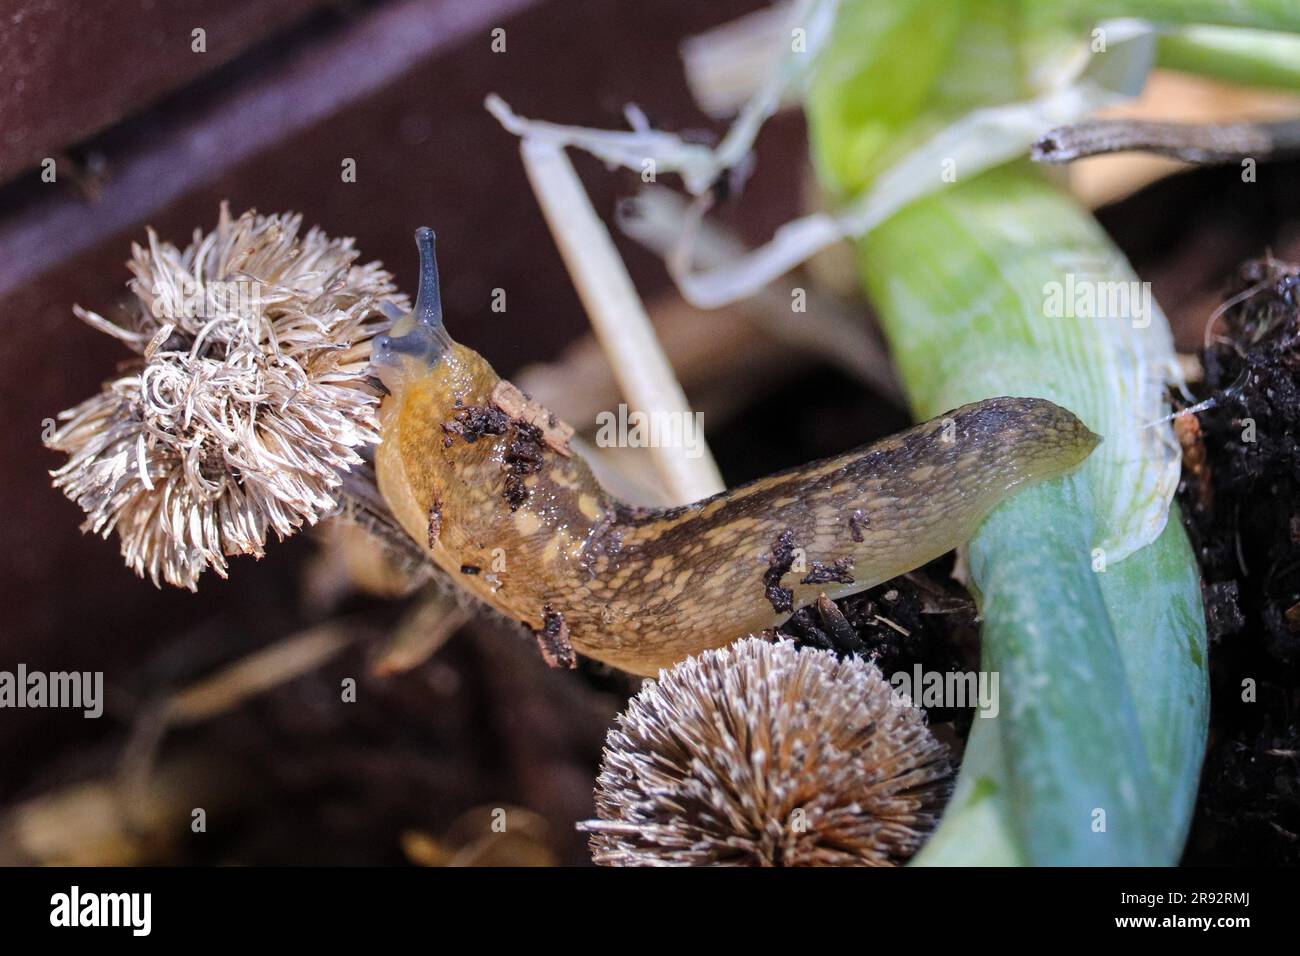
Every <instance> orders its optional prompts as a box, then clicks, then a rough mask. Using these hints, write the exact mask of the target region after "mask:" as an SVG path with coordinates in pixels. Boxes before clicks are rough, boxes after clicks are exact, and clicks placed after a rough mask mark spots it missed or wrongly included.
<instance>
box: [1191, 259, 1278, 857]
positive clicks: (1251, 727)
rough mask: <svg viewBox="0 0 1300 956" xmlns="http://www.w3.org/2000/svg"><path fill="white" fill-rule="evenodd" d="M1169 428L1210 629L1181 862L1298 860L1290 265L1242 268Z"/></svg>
mask: <svg viewBox="0 0 1300 956" xmlns="http://www.w3.org/2000/svg"><path fill="white" fill-rule="evenodd" d="M1225 302H1226V303H1227V304H1228V305H1227V308H1226V309H1225V311H1224V312H1223V315H1222V316H1221V317H1220V318H1219V319H1218V320H1217V322H1216V324H1215V326H1214V327H1213V332H1214V340H1213V343H1212V344H1211V345H1210V347H1208V348H1207V349H1205V351H1204V352H1203V355H1202V361H1203V364H1204V367H1205V383H1204V384H1205V389H1204V391H1205V394H1206V396H1212V398H1213V405H1212V407H1210V408H1208V409H1206V410H1204V411H1202V412H1201V413H1200V414H1199V415H1198V419H1199V425H1192V424H1191V423H1190V422H1184V423H1180V424H1181V425H1182V427H1181V428H1180V435H1181V436H1182V438H1183V444H1184V449H1185V454H1184V480H1183V483H1182V486H1181V489H1180V495H1181V499H1182V504H1183V509H1184V517H1185V520H1186V522H1187V526H1188V529H1189V531H1190V533H1191V536H1192V541H1193V543H1194V546H1195V547H1196V550H1197V555H1198V557H1199V559H1200V562H1201V569H1202V574H1203V575H1204V580H1205V602H1206V613H1207V620H1208V623H1209V629H1210V680H1211V722H1210V744H1209V748H1208V751H1207V756H1206V762H1205V768H1204V771H1203V774H1202V779H1201V791H1200V795H1199V801H1198V804H1197V809H1196V817H1195V820H1194V822H1193V827H1192V834H1191V838H1190V840H1189V842H1188V846H1187V850H1186V854H1185V857H1184V862H1185V863H1190V864H1234V863H1248V862H1249V863H1257V864H1258V863H1265V864H1291V865H1295V864H1298V863H1300V680H1297V678H1298V677H1300V440H1298V436H1300V307H1298V306H1300V267H1297V266H1294V265H1288V264H1285V263H1282V262H1279V261H1277V260H1272V259H1262V260H1254V261H1251V262H1248V263H1247V264H1245V265H1244V266H1242V267H1241V269H1240V271H1239V274H1238V276H1237V278H1236V282H1235V284H1234V286H1233V287H1232V288H1231V289H1230V290H1229V295H1228V297H1227V298H1226V299H1225Z"/></svg>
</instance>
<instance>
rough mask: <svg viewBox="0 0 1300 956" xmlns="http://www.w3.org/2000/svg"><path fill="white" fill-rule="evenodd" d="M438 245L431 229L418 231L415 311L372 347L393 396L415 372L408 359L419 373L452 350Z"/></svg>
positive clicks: (382, 378)
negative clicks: (405, 376) (445, 322)
mask: <svg viewBox="0 0 1300 956" xmlns="http://www.w3.org/2000/svg"><path fill="white" fill-rule="evenodd" d="M437 241H438V237H437V236H436V235H435V234H434V232H433V230H432V229H430V228H429V227H428V226H421V227H420V228H419V229H417V230H415V244H416V246H417V247H418V248H419V250H420V290H419V292H418V293H417V294H416V297H415V308H414V309H413V310H412V311H411V312H410V313H408V314H406V315H403V316H401V317H400V318H398V319H396V320H395V321H394V322H393V327H392V329H391V330H390V331H389V333H388V334H387V335H380V336H377V337H376V338H375V339H374V341H373V343H372V344H371V359H370V361H371V364H372V365H373V366H374V368H375V371H376V372H377V373H378V375H379V379H380V381H382V382H383V383H384V387H385V388H387V389H388V390H389V391H390V392H392V391H396V390H398V389H400V388H401V387H402V381H401V378H400V376H401V374H402V373H403V372H405V371H409V370H410V369H411V366H410V365H409V364H408V363H407V362H406V361H405V359H414V360H415V363H416V364H415V366H414V367H415V369H416V370H418V369H419V368H420V367H421V366H428V365H433V364H434V363H435V362H437V360H438V359H439V358H441V357H442V356H443V355H444V354H445V353H446V352H447V350H448V349H449V348H451V337H450V336H448V335H447V329H446V327H445V326H444V325H443V324H442V287H441V284H440V283H439V281H438V256H437V249H436V245H437Z"/></svg>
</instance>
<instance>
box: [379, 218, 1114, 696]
mask: <svg viewBox="0 0 1300 956" xmlns="http://www.w3.org/2000/svg"><path fill="white" fill-rule="evenodd" d="M430 243H431V240H430ZM422 251H423V249H422ZM429 254H430V255H431V244H430V253H429ZM421 298H422V299H423V298H425V292H424V289H423V287H422V291H421ZM417 308H418V306H417ZM417 324H418V323H417ZM426 324H427V323H426ZM412 326H413V322H412V320H410V319H407V320H403V322H399V323H398V324H397V325H396V326H395V327H394V332H395V333H400V332H406V333H408V334H409V333H410V330H411V328H412ZM436 338H437V342H436V347H435V348H433V350H432V351H431V352H430V351H422V352H419V353H418V354H409V353H408V354H403V353H402V351H401V350H393V349H391V348H390V347H389V345H388V344H384V349H386V350H387V351H386V353H385V354H384V355H383V356H382V357H381V356H380V355H379V354H378V352H377V355H376V367H377V368H378V370H379V372H380V375H381V377H382V378H383V381H384V384H385V385H386V386H387V388H388V389H389V391H390V394H389V395H388V396H386V397H385V398H384V400H383V404H382V406H381V409H380V416H381V423H382V436H383V443H382V444H381V445H380V446H379V449H378V451H377V457H376V471H377V473H378V480H379V487H380V490H381V492H382V493H383V494H384V496H385V497H386V498H387V500H388V502H389V504H390V506H391V507H392V509H393V511H394V514H395V515H396V517H397V518H398V520H399V521H400V522H401V524H402V526H403V527H404V528H405V529H406V531H407V532H408V533H409V534H410V535H411V537H412V538H414V539H415V540H416V541H417V542H419V543H420V544H421V545H422V546H424V547H426V548H427V549H428V552H429V554H430V556H431V557H432V558H433V560H434V561H435V562H436V563H437V564H438V565H439V566H440V567H441V568H443V569H444V570H445V571H447V572H448V573H449V574H451V575H452V576H453V577H454V578H455V579H456V580H458V581H459V582H460V584H462V585H463V586H464V587H465V588H467V589H468V590H470V591H471V592H473V593H474V594H475V595H477V596H478V597H479V598H481V599H482V600H483V601H485V602H486V603H487V604H489V605H491V606H492V607H494V608H496V609H498V610H500V611H502V612H504V613H505V614H507V615H509V616H511V617H513V618H516V619H518V620H520V621H522V622H524V623H525V624H526V625H528V626H529V627H531V628H533V629H534V630H535V631H538V632H539V633H548V634H549V635H550V636H551V637H552V638H554V637H556V631H557V629H558V630H560V631H561V632H562V633H561V634H560V635H559V636H560V637H561V638H563V637H564V636H567V639H568V641H569V642H570V643H571V644H572V646H573V648H575V649H576V650H577V651H579V652H581V653H583V654H586V655H588V656H589V657H593V658H596V659H597V660H601V661H604V662H606V663H608V664H612V665H614V666H616V667H620V668H623V669H624V670H628V671H632V672H634V673H638V674H654V673H656V672H657V671H658V669H659V668H661V667H668V666H670V665H672V664H674V663H676V662H677V661H680V660H681V659H683V658H685V657H686V656H688V655H690V654H693V653H696V652H698V651H702V650H705V649H707V648H712V647H719V646H722V645H725V644H728V643H730V642H731V641H733V640H735V639H737V638H738V637H741V636H743V635H745V634H747V633H750V632H756V631H759V630H762V629H763V628H769V627H773V626H775V625H777V624H779V623H780V622H781V621H783V620H784V619H785V618H786V617H788V616H789V613H790V610H791V609H796V608H799V607H802V606H803V605H806V604H810V603H812V602H814V601H816V599H817V597H818V595H819V594H821V593H826V594H828V595H830V596H831V597H840V596H842V595H845V594H851V593H853V592H855V591H860V590H863V589H865V588H869V587H872V586H874V585H876V584H879V583H880V582H882V581H885V580H888V579H889V578H891V577H894V576H896V575H898V574H901V573H903V572H905V571H909V570H912V569H914V568H916V567H918V566H920V565H922V564H924V563H926V562H927V561H930V560H932V559H933V558H936V557H938V556H939V555H941V554H943V553H944V552H946V551H949V550H951V549H952V548H954V547H957V546H958V545H961V544H963V543H964V542H965V541H966V540H967V539H968V538H969V537H970V536H971V535H972V534H973V533H974V531H975V529H976V528H977V527H978V526H979V524H980V522H981V521H982V520H983V519H984V518H985V517H986V516H987V515H988V513H989V512H990V511H991V510H992V509H993V508H994V506H996V505H997V504H998V503H999V502H1001V501H1003V500H1004V499H1005V498H1006V497H1007V496H1008V495H1010V494H1011V493H1012V492H1013V491H1014V490H1016V489H1017V488H1019V487H1021V486H1023V485H1026V484H1028V483H1030V482H1034V481H1039V480H1042V479H1045V478H1051V477H1055V476H1058V475H1062V474H1065V473H1067V472H1069V471H1071V470H1073V469H1074V468H1075V467H1076V466H1077V465H1079V463H1080V462H1082V461H1083V460H1084V459H1085V458H1086V457H1087V456H1088V454H1089V453H1090V452H1091V451H1092V449H1093V448H1094V447H1095V445H1096V444H1097V441H1098V439H1097V436H1095V435H1094V434H1093V433H1092V432H1090V431H1089V430H1088V429H1087V428H1086V427H1085V426H1084V425H1083V424H1082V423H1081V422H1080V421H1079V420H1078V419H1077V418H1075V416H1074V415H1072V414H1071V413H1070V412H1068V411H1066V410H1065V409H1063V408H1060V407H1059V406H1057V405H1054V404H1052V403H1051V402H1048V401H1044V400H1041V399H1032V398H994V399H988V400H986V401H982V402H977V403H975V404H971V405H965V406H963V407H961V408H958V409H956V410H954V411H952V412H950V413H948V414H947V415H945V416H942V417H940V418H937V419H934V420H932V421H929V422H926V423H924V424H922V425H918V426H916V427H915V428H911V429H908V430H907V431H905V432H902V433H901V434H898V435H895V436H893V437H891V438H887V439H885V440H884V441H880V442H877V443H876V444H874V445H870V446H868V447H866V448H862V449H859V450H857V451H853V452H850V453H848V454H845V455H840V456H839V457H836V458H829V459H826V460H824V461H819V462H814V463H812V464H809V465H805V466H803V467H802V468H797V469H794V470H792V471H787V472H783V473H781V474H777V475H772V476H770V477H768V478H763V479H761V480H759V481H755V482H752V483H750V484H747V485H743V486H741V487H739V488H735V489H732V490H729V491H726V492H723V493H722V494H719V495H715V496H714V497H712V498H707V499H705V500H703V501H700V502H696V503H695V504H692V505H687V506H685V507H681V508H672V509H662V510H648V509H639V508H633V507H630V506H627V505H625V504H623V503H622V502H619V501H617V500H615V499H614V498H613V497H612V496H610V495H609V494H607V493H606V492H605V491H604V490H603V489H602V488H601V486H600V485H599V484H598V483H597V481H596V479H595V478H594V477H593V475H592V473H591V471H590V469H589V468H588V467H587V465H586V463H585V462H583V460H582V459H581V458H580V457H579V456H578V455H577V454H574V453H571V452H570V453H566V452H567V448H566V447H565V445H564V443H563V433H561V438H560V440H555V438H554V435H551V436H549V437H550V438H551V439H552V440H551V441H549V442H548V441H547V440H546V438H545V437H544V436H543V434H542V431H541V430H539V429H537V428H536V427H535V425H534V424H530V423H536V422H538V421H539V418H538V415H537V412H538V410H537V409H536V407H535V406H533V408H532V409H531V414H528V415H524V416H522V417H514V418H512V417H510V416H509V415H507V414H505V413H504V412H502V411H501V410H500V408H499V407H498V406H499V405H504V407H510V406H509V405H505V403H501V402H500V395H501V392H499V391H498V383H499V381H500V380H499V379H498V377H497V375H496V374H495V373H494V372H493V370H492V368H491V366H490V365H488V363H487V362H486V361H485V360H484V359H483V358H482V357H481V356H479V355H478V354H477V353H475V352H473V351H471V350H470V349H467V348H465V347H463V346H461V345H458V344H455V343H452V342H451V341H450V340H449V339H447V338H446V334H445V331H443V330H442V329H441V327H440V325H439V326H437V336H436ZM395 341H399V342H400V341H403V340H402V339H400V338H399V339H396V340H395ZM494 393H495V395H496V401H495V402H494ZM511 410H512V411H515V409H513V408H512V409H511ZM542 415H543V416H544V412H543V413H542ZM525 419H526V420H525ZM541 420H542V421H543V422H544V417H543V418H542V419H541ZM564 632H567V634H566V633H564Z"/></svg>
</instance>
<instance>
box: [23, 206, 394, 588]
mask: <svg viewBox="0 0 1300 956" xmlns="http://www.w3.org/2000/svg"><path fill="white" fill-rule="evenodd" d="M301 223H302V217H301V216H297V215H288V214H284V215H272V216H259V215H257V214H256V213H255V212H246V213H244V214H243V215H242V216H240V217H239V218H237V219H234V218H232V217H231V216H230V212H229V210H228V209H227V207H226V206H225V204H223V205H222V207H221V213H220V218H219V220H218V223H217V227H216V229H215V230H214V231H212V232H210V233H208V234H207V235H206V236H205V235H203V233H202V232H200V231H197V230H196V231H195V234H194V239H193V242H192V243H191V244H190V246H189V247H188V248H186V249H185V250H184V251H183V252H182V251H180V250H178V249H177V248H176V247H175V246H173V245H171V244H170V243H166V242H162V241H160V240H159V239H158V237H157V236H156V235H155V234H154V232H153V231H152V230H150V231H149V242H148V247H147V248H142V247H140V246H138V245H133V247H132V257H131V261H130V262H129V263H128V267H129V268H130V270H131V272H132V274H133V275H134V278H133V279H132V280H131V281H130V282H129V284H128V287H129V288H130V290H131V293H132V295H133V299H132V301H131V302H130V303H129V304H128V305H127V307H126V308H125V309H124V310H123V313H122V315H121V316H120V317H119V318H118V319H117V320H116V321H110V320H108V319H106V318H104V317H103V316H101V315H99V314H98V313H95V312H90V311H88V310H84V309H81V308H79V307H78V308H76V309H75V310H74V311H75V312H76V314H77V315H78V317H80V318H81V319H83V320H84V321H85V322H87V323H88V324H89V325H91V326H92V327H94V328H96V329H98V330H100V331H101V332H105V333H107V334H109V335H112V336H114V337H115V338H117V339H119V340H121V341H122V342H124V343H125V344H126V345H127V346H128V347H129V348H131V349H132V350H133V351H134V352H136V353H137V355H138V356H139V358H138V359H137V360H136V361H135V362H133V363H132V365H131V366H130V367H129V369H128V370H127V371H126V372H125V373H124V374H122V375H120V376H119V377H118V378H116V379H114V380H111V381H109V382H106V383H105V384H104V386H103V389H102V390H101V391H100V393H99V394H97V395H95V396H93V397H91V398H89V399H87V400H86V401H84V402H82V403H81V404H80V405H77V406H76V407H75V408H71V409H68V410H67V411H64V412H62V413H61V414H60V415H59V420H60V421H61V422H62V425H61V427H60V428H59V429H58V430H57V431H56V432H55V433H54V435H53V436H52V437H51V438H50V439H49V440H48V441H47V445H48V446H49V447H50V448H53V449H57V450H59V451H63V452H66V453H67V454H68V456H69V457H68V461H67V463H66V464H65V465H64V466H63V467H61V468H59V469H57V470H56V471H54V472H52V475H53V477H54V484H55V485H56V487H58V488H60V489H61V490H62V491H63V492H64V493H65V494H66V495H67V496H68V497H69V498H71V499H72V500H73V501H75V502H76V503H77V504H78V505H80V506H81V507H82V509H84V510H85V512H86V515H87V517H86V521H85V523H84V524H83V526H82V527H83V530H86V531H93V532H95V533H96V534H100V535H102V536H104V537H108V535H109V534H110V533H111V532H114V531H116V532H117V534H118V537H119V538H120V540H121V546H122V556H123V558H124V559H125V561H126V564H127V566H128V567H130V568H132V569H133V570H134V571H135V572H136V573H137V574H139V575H141V576H145V575H148V576H149V577H150V578H151V579H152V580H153V582H154V583H155V584H159V582H160V581H166V582H168V583H169V584H174V585H178V586H183V587H187V588H190V589H191V590H194V589H195V587H196V585H197V581H198V578H199V575H200V574H201V573H202V572H203V571H204V570H205V569H207V568H209V567H210V568H212V569H213V570H214V571H216V572H217V574H219V575H221V576H222V577H224V576H225V574H226V560H225V559H226V556H229V555H235V554H252V555H256V556H258V557H260V556H261V555H262V554H263V550H264V546H265V544H266V538H267V533H268V531H269V530H274V531H275V533H276V534H277V535H278V536H279V537H281V538H285V537H288V536H289V535H292V534H293V533H294V532H295V531H297V530H298V529H299V528H300V527H302V526H303V525H304V524H313V523H315V522H316V521H317V520H318V519H319V518H321V517H323V516H326V515H329V514H331V513H333V512H334V511H336V510H337V508H338V506H339V499H340V495H339V487H340V484H341V483H342V481H343V473H344V472H346V470H347V469H348V468H350V467H352V466H354V465H357V464H360V463H361V461H362V459H361V457H360V455H359V454H358V448H359V447H360V446H362V445H364V444H367V443H371V442H375V441H377V440H378V429H377V420H376V407H377V404H378V398H377V396H376V395H375V394H373V393H372V392H371V391H370V390H369V389H368V388H367V387H366V385H365V382H364V372H365V368H366V365H367V363H368V361H369V355H370V349H369V341H370V338H371V337H372V336H373V335H375V334H376V333H377V332H379V331H381V330H382V329H383V328H384V327H385V326H386V325H387V324H388V321H389V320H388V318H387V317H386V316H385V314H384V312H383V311H382V308H381V307H382V306H383V305H384V303H385V302H386V301H387V302H391V303H393V305H395V306H396V307H398V308H405V307H406V301H405V298H404V297H403V296H401V295H399V294H397V292H396V287H395V286H394V285H393V282H392V276H391V275H390V274H389V273H388V272H386V271H384V269H383V268H382V267H381V266H380V264H379V263H370V264H368V265H357V264H356V260H357V257H358V255H359V253H358V252H357V250H356V249H355V248H354V247H353V243H352V240H351V239H346V238H344V239H331V238H329V237H328V236H326V235H325V234H324V233H322V232H321V231H320V230H319V229H317V228H313V229H311V230H309V231H308V232H307V233H306V235H304V236H301V237H299V235H298V232H299V228H300V226H301Z"/></svg>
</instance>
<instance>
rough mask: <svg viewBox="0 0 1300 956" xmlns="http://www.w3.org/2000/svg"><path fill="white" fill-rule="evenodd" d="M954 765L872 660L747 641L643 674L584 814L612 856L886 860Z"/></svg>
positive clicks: (597, 846) (903, 844) (920, 827)
mask: <svg viewBox="0 0 1300 956" xmlns="http://www.w3.org/2000/svg"><path fill="white" fill-rule="evenodd" d="M948 775H949V765H948V759H947V749H946V748H945V747H944V746H943V745H942V744H940V743H939V742H938V741H936V740H935V739H934V737H933V735H932V734H931V733H930V731H929V730H928V729H927V728H926V726H925V718H924V715H923V714H922V712H921V711H919V710H917V709H915V708H913V707H911V706H908V705H907V704H906V703H904V702H903V701H901V700H900V699H899V698H896V697H895V696H894V694H893V692H892V691H891V689H890V686H889V684H888V683H887V682H886V681H885V679H884V678H883V677H882V676H881V674H880V671H879V670H878V669H877V668H876V667H875V665H874V664H870V663H867V662H865V661H862V660H858V659H855V658H849V659H846V660H842V661H841V660H839V659H837V658H836V657H835V655H834V654H831V653H829V652H826V651H820V650H815V649H812V648H804V649H803V650H799V649H798V648H796V646H795V645H794V644H793V643H791V642H789V641H781V642H779V643H776V644H770V643H768V642H767V641H764V640H760V639H758V638H747V639H745V640H743V641H740V642H738V643H736V644H734V645H732V646H731V647H728V648H722V649H720V650H714V651H706V652H705V653H703V654H701V655H700V656H698V657H693V658H689V659H688V660H686V661H684V662H683V663H681V664H678V665H677V666H676V667H674V668H673V669H672V670H671V671H666V672H661V673H660V675H659V680H658V681H650V682H647V683H646V685H645V687H644V688H643V689H642V690H641V692H640V693H639V694H638V695H637V696H636V697H635V698H633V700H632V702H631V704H630V705H629V706H628V709H627V710H626V711H625V712H624V713H622V714H621V715H619V718H618V724H617V726H616V727H615V728H614V729H613V730H611V731H610V733H609V737H608V739H607V741H606V745H605V759H604V762H603V764H602V766H601V771H600V777H599V778H598V780H597V788H596V811H597V814H598V815H599V817H600V819H599V820H591V821H588V822H586V823H583V824H580V827H581V829H585V830H588V831H590V832H591V833H592V834H593V836H592V838H591V846H592V854H593V857H594V858H595V860H596V862H597V863H604V864H613V865H631V866H673V865H698V864H727V865H738V866H863V865H867V866H890V865H895V864H899V863H902V862H903V861H905V860H906V859H908V857H910V856H911V855H912V854H913V853H915V852H916V850H917V849H918V848H919V847H920V845H921V843H922V841H923V839H924V837H925V835H926V834H927V833H928V832H929V831H930V829H931V828H932V827H933V826H934V822H935V820H936V819H937V815H938V811H939V809H940V808H941V807H942V805H943V802H944V800H945V799H946V797H947V794H948Z"/></svg>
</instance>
